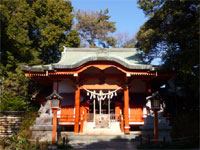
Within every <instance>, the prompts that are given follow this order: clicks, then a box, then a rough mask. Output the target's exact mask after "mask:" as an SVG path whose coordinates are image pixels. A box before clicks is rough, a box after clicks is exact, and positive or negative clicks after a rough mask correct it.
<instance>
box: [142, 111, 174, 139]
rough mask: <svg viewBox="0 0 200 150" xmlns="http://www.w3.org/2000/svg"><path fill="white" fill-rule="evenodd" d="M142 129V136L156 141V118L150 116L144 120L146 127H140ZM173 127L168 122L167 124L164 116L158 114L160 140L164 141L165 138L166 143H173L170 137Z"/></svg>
mask: <svg viewBox="0 0 200 150" xmlns="http://www.w3.org/2000/svg"><path fill="white" fill-rule="evenodd" d="M140 128H141V129H142V136H143V137H145V138H150V139H154V117H153V116H151V115H148V116H147V118H146V119H145V120H144V126H142V127H140ZM170 130H171V127H170V126H169V124H168V122H166V118H164V117H162V115H161V114H160V113H159V114H158V135H159V140H163V139H164V138H165V140H166V141H168V142H170V141H171V136H170Z"/></svg>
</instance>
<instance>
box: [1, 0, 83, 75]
mask: <svg viewBox="0 0 200 150" xmlns="http://www.w3.org/2000/svg"><path fill="white" fill-rule="evenodd" d="M0 12H1V20H0V21H1V41H2V43H1V48H2V53H1V62H2V65H3V66H4V67H6V69H8V70H9V71H13V70H15V68H16V67H17V65H18V64H19V63H29V64H39V63H51V62H55V61H57V60H58V58H59V56H60V51H62V49H63V48H62V46H63V45H66V46H68V47H78V46H79V44H80V39H79V37H78V32H77V31H75V30H71V27H72V20H73V17H74V16H73V15H72V13H71V12H72V6H71V3H70V2H69V1H64V0H60V1H57V0H51V1H48V0H35V1H28V0H27V1H25V0H4V1H2V3H1V4H0Z"/></svg>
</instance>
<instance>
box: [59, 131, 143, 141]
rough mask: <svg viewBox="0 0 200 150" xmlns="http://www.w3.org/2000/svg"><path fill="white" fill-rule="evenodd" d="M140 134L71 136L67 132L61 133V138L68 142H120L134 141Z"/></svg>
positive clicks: (71, 134)
mask: <svg viewBox="0 0 200 150" xmlns="http://www.w3.org/2000/svg"><path fill="white" fill-rule="evenodd" d="M139 135H140V133H139V134H138V133H131V134H129V135H124V134H123V133H121V134H120V135H95V134H94V135H86V134H81V133H79V134H73V133H70V134H69V132H62V133H61V138H63V137H66V138H68V139H69V140H70V141H111V140H112V141H114V140H115V141H118V140H119V141H122V140H129V141H131V140H136V139H137V137H138V136H139Z"/></svg>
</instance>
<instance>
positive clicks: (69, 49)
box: [63, 48, 137, 52]
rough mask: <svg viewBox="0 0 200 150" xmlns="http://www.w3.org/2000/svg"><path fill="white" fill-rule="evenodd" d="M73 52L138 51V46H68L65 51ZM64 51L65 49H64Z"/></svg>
mask: <svg viewBox="0 0 200 150" xmlns="http://www.w3.org/2000/svg"><path fill="white" fill-rule="evenodd" d="M69 51H70V52H71V51H74V52H75V51H81V52H85V51H87V52H88V51H93V52H98V51H109V52H127V51H128V52H132V51H137V50H136V48H66V49H65V52H69ZM63 52H64V51H63Z"/></svg>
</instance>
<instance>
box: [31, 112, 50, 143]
mask: <svg viewBox="0 0 200 150" xmlns="http://www.w3.org/2000/svg"><path fill="white" fill-rule="evenodd" d="M52 119H53V117H52V116H50V115H46V116H42V117H38V118H36V122H35V125H34V126H32V127H30V130H31V131H32V137H31V138H32V139H33V140H36V139H37V138H38V140H39V141H51V140H52V129H53V124H52Z"/></svg>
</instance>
